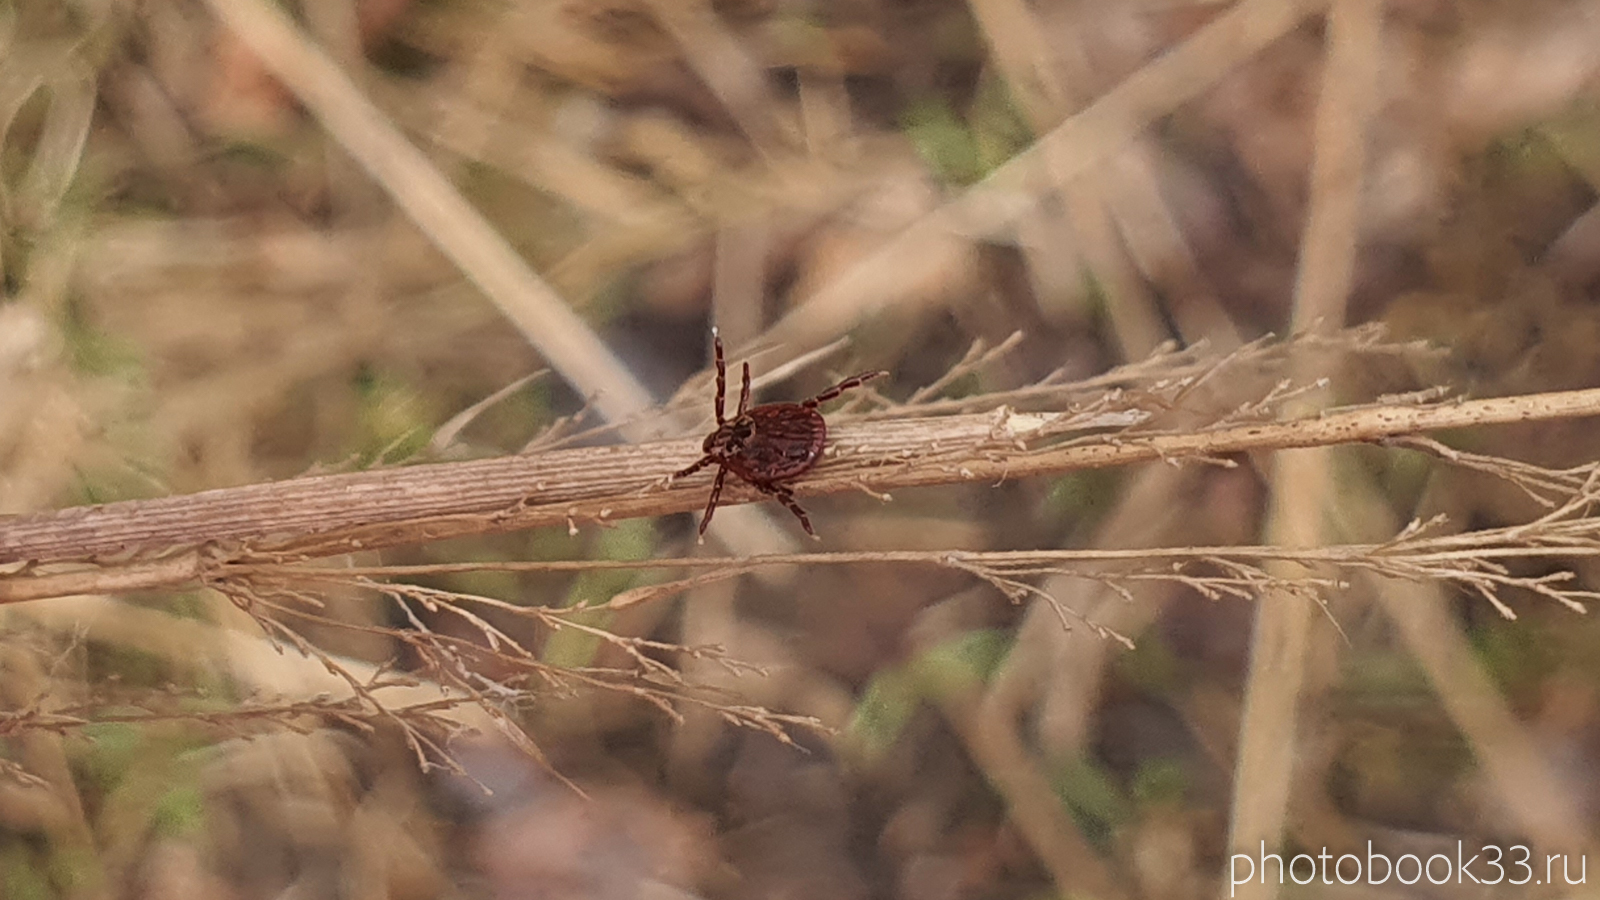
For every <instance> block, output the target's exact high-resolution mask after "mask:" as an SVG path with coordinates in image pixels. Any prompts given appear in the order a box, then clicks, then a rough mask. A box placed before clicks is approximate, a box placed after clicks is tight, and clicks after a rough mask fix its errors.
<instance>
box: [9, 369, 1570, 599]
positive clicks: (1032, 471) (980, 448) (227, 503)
mask: <svg viewBox="0 0 1600 900" xmlns="http://www.w3.org/2000/svg"><path fill="white" fill-rule="evenodd" d="M1188 387H1189V385H1188V384H1178V385H1171V384H1169V385H1166V386H1164V388H1163V390H1161V391H1157V390H1151V391H1140V392H1113V393H1110V394H1107V395H1105V396H1103V397H1102V398H1101V400H1100V401H1098V402H1096V403H1091V404H1088V405H1086V406H1084V407H1082V408H1078V409H1061V410H1054V411H1043V412H1037V413H1017V412H1013V411H1011V410H1009V409H1006V408H1002V409H999V410H996V411H995V412H993V413H990V414H986V415H979V414H971V415H953V416H942V417H935V418H920V417H919V418H902V419H894V420H883V421H872V422H860V423H848V424H842V425H839V426H838V427H837V429H836V430H835V431H834V433H833V435H832V444H831V446H830V452H829V454H828V456H827V458H826V459H825V460H824V461H823V462H822V463H821V464H819V465H818V466H817V468H816V469H815V470H814V471H813V472H811V473H809V474H808V475H807V477H805V478H804V479H802V480H801V481H799V482H797V483H796V484H795V493H796V494H797V495H799V496H814V495H819V494H829V493H838V492H841V491H847V490H850V491H853V490H857V489H859V488H862V487H865V488H868V489H870V490H874V491H892V490H894V489H897V488H902V487H914V486H925V485H935V484H951V483H957V482H964V481H980V482H981V481H989V482H996V481H1001V480H1004V479H1007V478H1021V477H1028V476H1037V475H1048V474H1060V473H1063V472H1070V471H1074V470H1079V469H1089V468H1101V467H1107V466H1117V465H1127V464H1131V463H1138V462H1149V461H1153V460H1165V461H1168V462H1178V461H1182V460H1217V459H1219V458H1222V457H1225V456H1226V455H1228V454H1236V453H1241V452H1246V451H1258V450H1275V449H1285V448H1292V447H1312V446H1327V445H1333V444H1342V443H1352V442H1362V441H1366V442H1382V441H1388V440H1393V439H1395V438H1412V437H1414V436H1416V435H1419V434H1421V433H1424V432H1428V431H1435V430H1441V429H1450V428H1461V427H1467V426H1473V425H1490V424H1502V423H1511V422H1524V421H1536V420H1545V419H1558V418H1571V417H1577V416H1589V415H1594V414H1596V413H1600V390H1581V391H1564V392H1556V393H1548V394H1535V395H1526V396H1519V397H1504V398H1496V399H1489V400H1466V401H1457V402H1445V403H1415V404H1398V405H1393V406H1378V407H1374V406H1363V407H1360V408H1356V409H1352V410H1331V411H1329V412H1327V413H1324V414H1322V415H1317V416H1312V417H1308V418H1304V419H1300V420H1296V421H1287V422H1268V421H1250V418H1249V417H1250V416H1254V415H1257V414H1260V413H1262V412H1263V410H1261V409H1260V408H1258V407H1256V406H1255V405H1249V406H1247V407H1245V408H1241V410H1239V411H1238V414H1239V415H1241V416H1244V417H1245V418H1246V421H1243V422H1240V421H1237V420H1236V416H1234V415H1227V416H1222V417H1220V419H1221V421H1220V422H1219V423H1218V424H1214V425H1211V426H1209V427H1201V428H1196V429H1187V430H1183V431H1169V430H1164V429H1161V428H1159V427H1157V426H1156V425H1155V424H1147V425H1144V426H1134V425H1133V424H1131V423H1137V422H1149V423H1156V422H1159V421H1160V417H1159V413H1160V412H1161V408H1162V407H1163V406H1165V405H1166V403H1167V401H1168V400H1169V399H1170V397H1171V395H1172V394H1174V393H1183V392H1184V391H1186V390H1187V388H1188ZM1163 394H1165V396H1163ZM1106 429H1112V430H1110V431H1107V430H1106ZM1413 446H1416V447H1418V448H1423V449H1425V448H1426V445H1423V444H1414V445H1413ZM696 454H697V442H696V441H693V440H677V441H661V442H656V443H651V444H640V445H629V446H613V447H599V448H585V449H578V450H560V451H554V452H551V453H545V454H539V455H535V456H514V457H502V458H495V459H485V460H474V461H469V462H461V463H445V464H435V465H423V466H412V467H405V468H395V469H386V470H379V471H368V472H356V473H345V474H338V475H323V476H314V477H309V478H299V479H294V480H291V481H285V482H277V483H271V484H260V485H251V486H248V487H242V488H230V489H222V490H215V491H206V492H203V493H199V494H193V495H188V496H179V497H168V498H159V499H154V500H140V501H125V502H120V503H111V504H106V505H103V506H95V507H80V508H75V509H68V510H61V511H56V512H49V513H41V514H35V515H29V516H18V517H14V518H11V519H8V520H4V521H0V561H3V562H10V563H23V564H25V565H26V566H27V568H28V571H27V572H25V573H24V572H14V574H12V575H9V576H7V577H6V578H4V580H0V602H15V601H18V600H26V599H32V598H36V597H44V596H58V595H61V594H65V593H82V592H85V591H98V590H112V589H116V590H131V589H137V588H147V587H155V586H159V585H172V584H178V583H182V582H185V581H192V580H194V579H195V578H197V577H199V576H200V575H201V573H202V572H204V571H206V570H207V569H209V568H211V567H212V566H214V565H215V564H217V563H219V562H223V561H228V560H238V559H244V558H249V557H260V556H269V557H274V558H285V557H293V558H305V557H315V556H331V555H336V554H340V553H346V552H350V551H354V550H363V549H373V548H378V547H385V546H394V545H398V544H404V543H415V542H420V541H427V540H436V539H440V538H445V537H454V536H459V535H464V534H482V533H488V532H496V531H510V530H515V529H521V528H532V527H543V526H550V525H565V526H567V527H569V528H576V527H577V526H578V524H579V523H585V524H587V523H602V524H603V523H607V522H613V521H617V520H620V519H624V518H630V517H634V516H643V515H663V514H668V513H678V512H687V511H690V510H694V509H697V508H699V507H700V506H701V505H702V504H703V503H704V491H705V487H704V484H703V483H701V480H700V479H686V480H685V481H683V482H679V483H676V484H669V483H667V479H668V476H669V475H670V474H671V473H672V472H673V471H675V470H676V469H678V468H680V467H681V466H682V465H683V464H684V462H685V461H687V460H690V459H692V458H693V457H694V456H695V455H696ZM1514 467H1515V464H1508V469H1509V468H1514ZM1560 477H1561V476H1559V475H1555V474H1551V475H1543V476H1540V478H1541V479H1545V480H1550V479H1555V480H1556V481H1559V479H1560ZM1568 477H1570V476H1568ZM1529 483H1530V484H1534V483H1533V482H1529ZM1536 486H1537V485H1536ZM759 496H760V495H759V494H757V493H756V492H755V491H753V490H751V489H748V488H745V487H744V486H742V485H741V486H737V487H735V486H732V485H730V487H729V490H728V491H727V492H726V493H725V494H724V497H725V498H727V499H728V500H731V501H732V502H735V503H738V502H749V501H752V500H757V499H759ZM202 547H203V548H204V550H203V552H202V551H201V550H200V549H197V548H202ZM61 560H95V561H97V562H99V563H101V564H102V565H112V566H113V567H112V568H103V569H99V570H96V571H95V572H91V573H84V572H63V571H57V570H55V569H54V568H52V567H50V566H45V565H44V564H45V563H48V562H54V561H61ZM101 579H104V580H101Z"/></svg>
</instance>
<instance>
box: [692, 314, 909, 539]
mask: <svg viewBox="0 0 1600 900" xmlns="http://www.w3.org/2000/svg"><path fill="white" fill-rule="evenodd" d="M711 334H712V344H713V346H714V347H715V348H716V362H717V410H716V412H717V430H716V431H713V432H711V433H710V434H709V435H707V436H706V440H705V443H704V444H702V445H701V447H700V449H701V450H702V451H704V453H705V455H704V456H702V457H700V459H699V460H697V461H696V462H695V464H694V465H692V466H689V467H688V468H685V469H683V470H682V471H680V472H678V473H676V474H674V475H673V476H672V477H673V478H682V477H683V476H685V475H691V474H693V473H695V472H698V471H699V470H701V469H703V468H705V467H706V466H709V465H712V464H716V466H717V480H716V481H715V482H713V483H712V485H711V498H710V499H709V500H708V501H707V502H706V514H705V517H704V518H702V519H701V520H700V533H701V534H705V533H706V525H708V524H710V522H711V516H712V514H713V513H715V512H716V511H717V501H718V500H719V499H720V498H721V497H722V481H723V479H724V478H725V477H727V474H728V473H729V472H732V473H733V474H735V475H737V476H739V478H740V479H741V480H743V481H744V482H745V483H746V484H749V485H750V486H751V487H753V488H755V489H756V490H758V491H761V492H762V493H764V494H771V495H772V496H773V497H775V498H777V499H778V501H779V502H781V503H782V504H783V505H784V506H787V507H788V508H789V511H790V512H792V513H794V514H795V516H796V517H798V518H799V519H800V525H801V527H803V528H805V530H806V534H809V535H811V536H812V537H815V536H816V532H815V531H812V530H811V520H810V519H809V518H807V517H806V511H805V510H803V509H801V508H800V504H799V503H796V502H795V499H794V493H793V491H791V490H790V489H789V487H788V485H787V484H785V482H788V481H792V480H793V479H795V478H798V477H800V476H801V475H804V474H805V473H806V472H807V471H808V470H810V469H811V467H812V466H815V465H816V464H817V460H818V459H819V458H820V457H821V456H822V448H823V447H824V446H825V445H826V444H827V442H828V423H827V420H825V419H823V418H822V413H820V412H818V411H817V407H818V406H821V405H822V404H823V403H826V402H828V401H829V400H832V399H833V398H835V397H837V396H839V395H840V394H842V393H844V392H845V391H848V390H850V389H851V388H853V387H859V386H860V385H861V384H863V383H865V382H867V381H870V380H871V379H873V378H877V377H878V376H879V375H886V374H888V373H886V372H862V373H861V374H860V375H856V376H853V377H851V378H846V379H845V380H844V381H841V382H839V383H838V384H836V385H834V386H833V387H831V388H828V389H827V390H825V391H823V392H822V393H820V394H818V395H817V396H815V397H812V398H811V399H810V400H805V401H802V402H800V403H765V404H762V405H761V406H758V407H756V408H755V409H751V408H750V364H749V363H745V364H744V378H743V383H742V385H741V386H740V390H739V411H738V412H737V413H736V414H735V415H734V417H733V418H731V419H729V418H726V417H725V415H724V412H723V409H724V403H725V400H726V397H727V393H728V375H727V367H726V366H725V365H724V363H723V361H722V337H721V336H720V335H718V334H717V333H716V330H715V329H713V330H712V332H711Z"/></svg>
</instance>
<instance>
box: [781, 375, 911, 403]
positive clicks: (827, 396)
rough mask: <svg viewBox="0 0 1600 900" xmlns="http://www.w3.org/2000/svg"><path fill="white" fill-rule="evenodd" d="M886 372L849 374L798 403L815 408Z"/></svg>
mask: <svg viewBox="0 0 1600 900" xmlns="http://www.w3.org/2000/svg"><path fill="white" fill-rule="evenodd" d="M887 374H889V373H888V372H882V371H879V372H862V373H861V374H860V375H851V376H850V377H849V378H846V379H845V380H843V381H841V382H839V383H838V384H836V385H834V386H833V387H831V388H828V389H827V390H825V391H823V392H822V393H820V394H818V395H816V396H815V397H812V398H811V399H810V400H807V401H805V402H804V403H801V404H800V405H801V406H805V407H809V408H811V409H816V408H817V407H818V406H820V405H822V404H824V403H827V402H828V401H829V400H832V399H833V398H835V397H837V396H839V395H840V394H842V393H844V392H845V391H848V390H850V389H851V388H858V387H860V386H862V385H863V384H866V383H867V382H869V381H871V380H872V379H874V378H877V377H878V376H880V375H887Z"/></svg>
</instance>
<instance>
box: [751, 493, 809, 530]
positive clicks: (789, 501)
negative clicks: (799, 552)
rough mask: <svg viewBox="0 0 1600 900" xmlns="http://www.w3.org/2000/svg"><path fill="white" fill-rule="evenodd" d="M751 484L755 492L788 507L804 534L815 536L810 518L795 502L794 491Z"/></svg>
mask: <svg viewBox="0 0 1600 900" xmlns="http://www.w3.org/2000/svg"><path fill="white" fill-rule="evenodd" d="M751 484H753V485H755V488H756V490H758V491H760V492H762V493H763V494H770V495H772V497H773V498H774V499H776V500H777V501H778V502H779V503H782V504H783V505H784V506H787V507H789V512H792V513H794V514H795V517H796V518H798V519H799V520H800V527H801V528H804V529H805V530H806V534H809V535H811V536H812V537H816V536H817V533H816V532H815V531H812V530H811V519H810V517H808V516H807V515H806V511H805V510H803V509H801V508H800V504H799V503H797V502H796V501H795V499H794V491H791V490H789V489H788V488H786V487H784V486H783V485H781V484H757V483H756V482H753V481H752V482H751Z"/></svg>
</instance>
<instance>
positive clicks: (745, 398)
mask: <svg viewBox="0 0 1600 900" xmlns="http://www.w3.org/2000/svg"><path fill="white" fill-rule="evenodd" d="M749 408H750V364H749V363H745V364H744V384H743V385H741V386H740V387H739V415H741V416H742V415H744V413H745V410H747V409H749Z"/></svg>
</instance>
